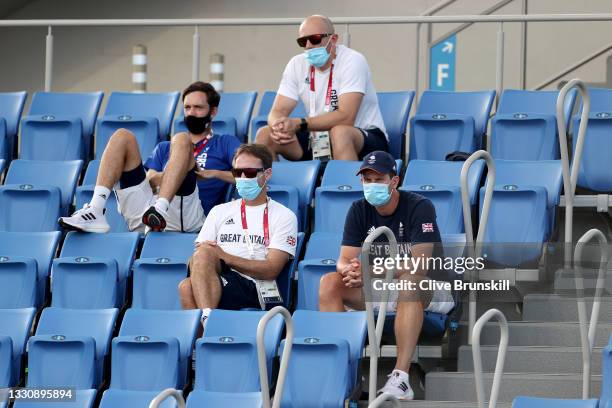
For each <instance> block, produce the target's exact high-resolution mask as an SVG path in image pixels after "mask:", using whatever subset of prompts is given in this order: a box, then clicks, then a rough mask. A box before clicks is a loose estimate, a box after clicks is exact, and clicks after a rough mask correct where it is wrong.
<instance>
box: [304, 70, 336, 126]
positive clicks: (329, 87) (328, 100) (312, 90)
mask: <svg viewBox="0 0 612 408" xmlns="http://www.w3.org/2000/svg"><path fill="white" fill-rule="evenodd" d="M333 75H334V64H333V63H332V64H331V67H330V68H329V80H328V81H327V92H326V93H325V108H327V107H328V106H331V94H332V78H333ZM309 82H310V112H309V113H310V116H316V114H315V109H316V107H315V96H316V93H315V67H314V66H313V65H311V66H310V77H309ZM324 110H325V109H324Z"/></svg>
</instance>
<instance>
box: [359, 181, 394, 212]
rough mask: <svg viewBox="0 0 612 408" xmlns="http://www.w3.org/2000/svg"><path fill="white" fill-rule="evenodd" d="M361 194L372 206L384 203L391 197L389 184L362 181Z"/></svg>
mask: <svg viewBox="0 0 612 408" xmlns="http://www.w3.org/2000/svg"><path fill="white" fill-rule="evenodd" d="M363 195H364V196H365V199H366V201H367V202H368V203H370V204H372V205H373V206H374V207H380V206H381V205H385V204H387V203H388V202H389V200H390V199H391V192H390V191H389V185H388V184H384V183H364V184H363Z"/></svg>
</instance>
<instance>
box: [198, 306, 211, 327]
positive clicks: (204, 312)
mask: <svg viewBox="0 0 612 408" xmlns="http://www.w3.org/2000/svg"><path fill="white" fill-rule="evenodd" d="M210 312H212V309H211V308H209V307H207V308H206V309H202V317H200V322H201V323H202V328H204V329H206V319H208V315H210Z"/></svg>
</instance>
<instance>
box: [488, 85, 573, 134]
mask: <svg viewBox="0 0 612 408" xmlns="http://www.w3.org/2000/svg"><path fill="white" fill-rule="evenodd" d="M558 96H559V91H525V90H521V89H506V90H504V92H503V93H502V94H501V97H500V99H499V105H498V107H497V114H509V115H512V114H516V113H533V114H536V113H537V114H541V115H552V116H556V115H557V97H558ZM575 101H576V90H575V89H571V90H570V91H569V92H568V93H567V95H566V97H565V103H564V104H563V112H564V114H565V119H566V123H565V125H566V126H569V122H570V120H571V114H572V110H573V109H574V102H575Z"/></svg>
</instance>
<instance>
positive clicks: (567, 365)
mask: <svg viewBox="0 0 612 408" xmlns="http://www.w3.org/2000/svg"><path fill="white" fill-rule="evenodd" d="M480 350H481V353H482V369H483V371H485V372H493V371H495V362H496V360H497V350H498V348H497V346H482V347H481V348H480ZM601 352H602V348H600V347H596V348H595V349H594V350H593V358H592V360H591V372H592V373H594V374H599V373H601ZM458 358H459V361H458V362H457V371H467V372H472V371H474V361H473V357H472V346H461V347H459V355H458ZM504 372H505V373H559V374H565V373H567V374H570V373H581V372H582V351H581V349H580V347H525V346H510V347H508V353H507V354H506V360H505V363H504Z"/></svg>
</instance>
